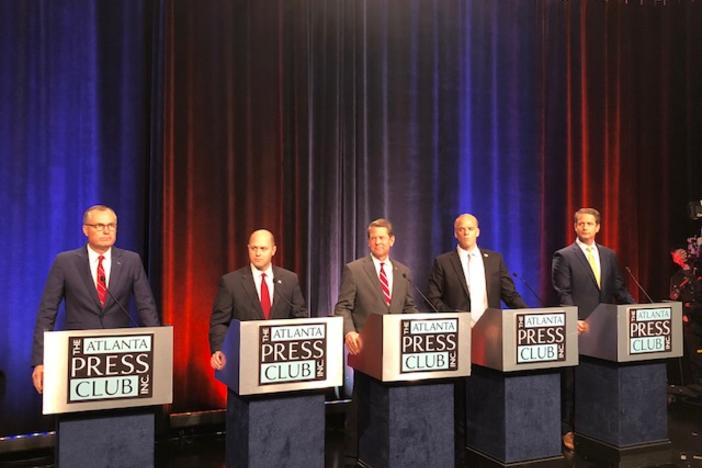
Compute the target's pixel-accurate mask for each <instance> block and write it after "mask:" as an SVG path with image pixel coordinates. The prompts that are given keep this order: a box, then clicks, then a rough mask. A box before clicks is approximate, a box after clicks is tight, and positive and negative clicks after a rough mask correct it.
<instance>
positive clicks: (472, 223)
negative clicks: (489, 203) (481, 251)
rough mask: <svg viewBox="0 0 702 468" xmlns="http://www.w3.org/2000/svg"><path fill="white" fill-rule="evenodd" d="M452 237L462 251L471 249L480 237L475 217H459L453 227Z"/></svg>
mask: <svg viewBox="0 0 702 468" xmlns="http://www.w3.org/2000/svg"><path fill="white" fill-rule="evenodd" d="M453 235H454V237H455V238H456V240H457V241H458V245H460V246H461V248H462V249H464V250H471V249H473V248H474V247H475V244H476V242H477V240H478V237H479V236H480V228H478V220H477V219H476V218H475V216H470V215H464V216H460V217H459V218H458V219H457V220H456V222H455V223H454V225H453Z"/></svg>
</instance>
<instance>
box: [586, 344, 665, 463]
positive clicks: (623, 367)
mask: <svg viewBox="0 0 702 468" xmlns="http://www.w3.org/2000/svg"><path fill="white" fill-rule="evenodd" d="M666 390H667V384H666V367H665V364H664V363H661V362H650V363H615V362H608V361H602V360H599V359H593V358H588V357H584V356H581V357H580V365H579V366H578V367H577V368H576V369H575V433H576V435H578V436H581V437H586V438H587V439H591V440H595V441H599V442H601V443H603V444H606V445H609V446H611V447H618V448H626V447H629V446H637V447H640V446H642V445H644V444H654V445H658V444H661V443H666V442H667V441H668V413H667V396H666ZM576 450H578V452H579V453H580V452H581V449H580V448H579V447H576Z"/></svg>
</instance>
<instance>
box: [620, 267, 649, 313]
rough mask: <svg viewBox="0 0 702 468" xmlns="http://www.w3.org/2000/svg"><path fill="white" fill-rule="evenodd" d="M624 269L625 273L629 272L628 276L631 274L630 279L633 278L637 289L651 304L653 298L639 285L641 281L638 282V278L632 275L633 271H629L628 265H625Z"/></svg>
mask: <svg viewBox="0 0 702 468" xmlns="http://www.w3.org/2000/svg"><path fill="white" fill-rule="evenodd" d="M624 269H625V270H626V272H627V273H629V276H631V279H633V280H634V283H635V284H636V287H638V288H639V290H640V291H641V292H642V293H644V295H645V296H646V299H648V302H650V303H652V304H653V299H651V296H649V295H648V293H647V292H646V290H645V289H644V288H643V286H641V283H639V280H637V279H636V276H634V273H632V272H631V268H629V265H627V266H625V267H624Z"/></svg>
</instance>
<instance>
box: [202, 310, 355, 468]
mask: <svg viewBox="0 0 702 468" xmlns="http://www.w3.org/2000/svg"><path fill="white" fill-rule="evenodd" d="M342 334H343V319H342V318H341V317H320V318H310V319H287V320H252V321H239V320H232V322H231V324H230V325H229V330H228V332H227V335H226V337H225V340H224V344H223V346H222V352H223V353H224V354H225V356H226V365H225V367H224V369H222V370H220V371H215V377H216V378H217V379H218V380H219V381H221V382H222V383H224V384H226V385H227V387H228V392H227V417H226V428H227V435H226V460H227V462H226V463H227V466H228V467H237V468H238V467H251V468H253V467H270V466H287V467H300V468H307V467H320V468H321V467H323V466H324V427H325V425H324V394H323V393H322V392H320V391H319V389H325V388H329V387H335V386H340V385H341V384H342V373H343V370H342V364H343V356H342V352H343V337H342Z"/></svg>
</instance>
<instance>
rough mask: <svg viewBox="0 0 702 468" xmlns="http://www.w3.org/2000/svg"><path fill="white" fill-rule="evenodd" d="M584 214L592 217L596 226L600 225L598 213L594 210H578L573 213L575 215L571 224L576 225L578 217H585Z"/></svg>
mask: <svg viewBox="0 0 702 468" xmlns="http://www.w3.org/2000/svg"><path fill="white" fill-rule="evenodd" d="M586 214H589V215H592V216H594V217H595V222H596V223H597V224H600V212H599V211H597V210H596V209H594V208H580V209H579V210H578V211H576V212H575V215H574V216H573V222H574V223H576V224H577V223H578V216H580V215H586Z"/></svg>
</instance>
